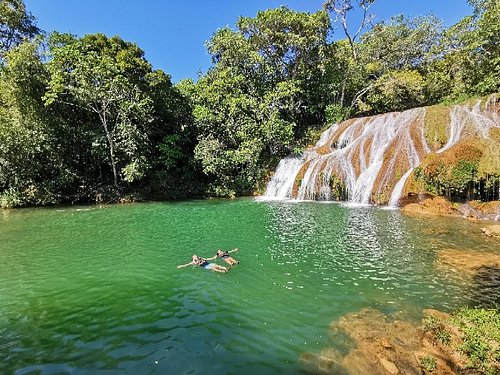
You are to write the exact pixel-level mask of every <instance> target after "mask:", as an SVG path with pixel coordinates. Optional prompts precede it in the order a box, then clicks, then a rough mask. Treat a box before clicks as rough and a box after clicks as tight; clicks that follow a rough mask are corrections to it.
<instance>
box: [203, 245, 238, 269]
mask: <svg viewBox="0 0 500 375" xmlns="http://www.w3.org/2000/svg"><path fill="white" fill-rule="evenodd" d="M235 251H238V249H233V250H230V251H223V250H221V249H219V250H217V254H215V255H214V256H213V257H212V258H207V260H214V259H215V258H219V259H222V260H223V261H224V262H226V263H227V264H229V265H230V266H234V265H235V264H240V262H238V261H237V260H236V259H234V258H233V257H232V256H231V255H229V253H233V252H235Z"/></svg>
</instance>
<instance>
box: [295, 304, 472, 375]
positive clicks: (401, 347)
mask: <svg viewBox="0 0 500 375" xmlns="http://www.w3.org/2000/svg"><path fill="white" fill-rule="evenodd" d="M424 315H425V316H430V317H431V319H432V321H442V320H445V319H447V315H446V314H444V313H441V312H439V311H435V310H425V311H424ZM331 330H332V334H338V333H339V332H341V333H342V334H343V335H346V336H347V337H348V338H349V339H350V340H351V345H350V350H348V352H347V354H344V355H343V354H341V353H340V351H337V350H335V349H332V348H326V349H324V350H322V351H321V352H320V353H318V354H315V353H303V354H302V355H301V357H300V360H301V362H302V364H303V365H304V370H305V371H306V372H308V373H314V374H344V375H364V374H369V375H386V374H392V375H396V374H405V375H411V374H415V375H420V374H433V375H444V374H457V373H464V374H465V373H467V372H465V370H464V369H465V365H466V359H465V358H463V357H462V356H461V355H460V354H459V353H457V352H455V351H454V350H453V349H451V347H450V346H449V345H445V344H443V343H442V342H440V341H439V340H438V339H436V336H435V334H434V332H433V331H432V327H426V326H425V325H419V324H413V323H410V322H406V321H402V320H397V319H394V318H391V317H388V316H386V315H384V314H382V313H381V312H379V311H377V310H372V309H363V310H361V311H359V312H357V313H352V314H347V315H345V316H343V317H342V318H340V319H339V320H338V321H335V322H333V323H332V324H331ZM447 331H449V332H450V341H451V342H453V341H455V342H459V341H460V338H459V333H458V331H456V330H455V331H454V330H453V329H452V328H448V327H447ZM431 365H432V366H431ZM462 371H463V372H462Z"/></svg>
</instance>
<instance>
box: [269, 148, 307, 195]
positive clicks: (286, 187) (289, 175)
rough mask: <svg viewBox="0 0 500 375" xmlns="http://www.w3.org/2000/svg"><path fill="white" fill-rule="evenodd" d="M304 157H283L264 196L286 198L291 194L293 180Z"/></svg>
mask: <svg viewBox="0 0 500 375" xmlns="http://www.w3.org/2000/svg"><path fill="white" fill-rule="evenodd" d="M302 162H303V159H302V158H296V157H288V158H285V159H282V160H281V161H280V163H279V164H278V167H277V168H276V172H275V173H274V175H273V177H272V178H271V180H270V181H269V183H268V184H267V188H266V192H265V194H264V197H266V198H273V199H286V198H289V197H290V196H291V193H292V187H293V182H294V181H295V176H296V175H297V173H298V171H299V169H300V167H301V166H302Z"/></svg>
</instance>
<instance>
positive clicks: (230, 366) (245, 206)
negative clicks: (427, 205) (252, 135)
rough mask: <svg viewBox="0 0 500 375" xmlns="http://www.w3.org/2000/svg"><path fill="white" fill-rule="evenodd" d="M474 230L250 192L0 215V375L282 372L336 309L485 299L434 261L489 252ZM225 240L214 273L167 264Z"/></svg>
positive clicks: (412, 313)
mask: <svg viewBox="0 0 500 375" xmlns="http://www.w3.org/2000/svg"><path fill="white" fill-rule="evenodd" d="M479 227H480V224H475V223H470V222H467V221H465V220H461V219H436V218H410V217H406V216H403V215H401V214H400V213H399V211H388V210H382V209H378V208H374V207H358V208H356V207H346V206H342V205H337V204H321V203H305V202H303V203H290V202H288V203H287V202H259V201H255V200H251V199H241V200H236V201H218V200H213V201H193V202H182V203H151V204H136V205H116V206H106V207H80V208H75V207H67V208H60V209H33V210H11V211H0V373H2V374H3V373H7V374H10V373H15V374H65V373H71V374H256V373H258V374H259V375H263V374H297V373H300V371H301V367H300V363H299V361H298V357H299V355H300V353H302V352H306V351H309V352H319V351H320V350H321V349H322V348H324V347H326V346H333V347H337V346H340V345H341V344H342V343H339V342H336V340H338V339H336V338H334V337H333V336H330V335H329V333H328V326H329V323H330V322H331V321H332V320H335V319H338V318H339V317H340V316H342V315H344V314H346V313H349V312H353V311H358V310H359V309H361V308H364V307H371V308H377V309H379V310H381V311H383V312H385V313H387V314H392V313H400V314H403V315H404V316H406V317H407V318H408V319H419V318H420V317H421V316H420V314H421V310H422V309H423V308H429V307H432V308H438V309H442V310H445V311H446V310H451V309H454V308H457V307H460V306H463V305H465V304H469V305H471V304H475V303H485V301H486V302H491V301H488V300H487V299H488V298H490V299H491V298H492V297H491V293H490V294H489V295H487V296H486V295H483V294H481V293H480V292H479V293H478V291H477V286H474V285H470V282H466V280H465V279H462V278H461V277H460V274H459V273H458V274H454V275H447V274H446V272H443V270H442V269H441V268H439V267H436V257H437V253H438V251H439V250H441V249H473V250H477V251H490V252H491V251H498V250H497V249H496V247H495V242H492V241H491V240H488V239H484V238H483V237H481V236H480V235H479ZM233 247H238V248H239V249H240V251H239V252H237V253H235V254H234V256H235V258H237V259H239V260H240V261H241V264H240V265H238V266H236V267H234V268H233V269H231V271H230V272H228V273H226V274H217V273H215V272H210V271H206V270H203V269H201V268H199V267H197V268H192V267H188V268H184V269H176V268H175V267H176V265H178V264H182V263H187V262H189V261H190V258H191V255H192V254H193V253H196V254H199V255H201V256H212V255H213V254H214V253H215V251H216V249H218V248H223V249H230V248H233ZM499 255H500V252H499ZM483 297H484V298H485V300H481V299H482V298H483ZM497 297H498V296H493V298H497Z"/></svg>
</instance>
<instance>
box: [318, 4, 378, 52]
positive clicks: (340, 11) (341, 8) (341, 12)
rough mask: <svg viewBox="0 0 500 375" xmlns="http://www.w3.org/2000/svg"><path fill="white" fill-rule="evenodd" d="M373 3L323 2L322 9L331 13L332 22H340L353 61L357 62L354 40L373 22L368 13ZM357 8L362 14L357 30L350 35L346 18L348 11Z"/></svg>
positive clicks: (371, 15)
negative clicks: (332, 15) (332, 16)
mask: <svg viewBox="0 0 500 375" xmlns="http://www.w3.org/2000/svg"><path fill="white" fill-rule="evenodd" d="M373 3H375V0H356V1H353V0H325V1H324V2H323V7H324V8H325V9H326V10H327V11H329V12H332V13H333V14H334V15H335V18H334V20H335V21H338V22H340V24H341V25H342V29H343V30H344V34H345V36H346V37H347V40H348V41H349V46H350V47H351V53H352V56H353V58H354V60H358V48H357V45H356V39H357V38H358V36H360V35H361V32H362V31H363V30H364V29H365V27H366V26H368V25H369V24H371V22H372V21H373V18H374V16H373V14H370V13H369V9H370V6H372V5H373ZM356 6H357V7H358V8H359V9H360V10H361V12H362V17H361V22H360V24H359V27H358V28H357V30H356V31H355V32H354V33H352V31H351V30H350V26H349V24H348V21H347V17H348V14H349V12H350V11H352V10H353V9H354V8H355V7H356Z"/></svg>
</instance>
